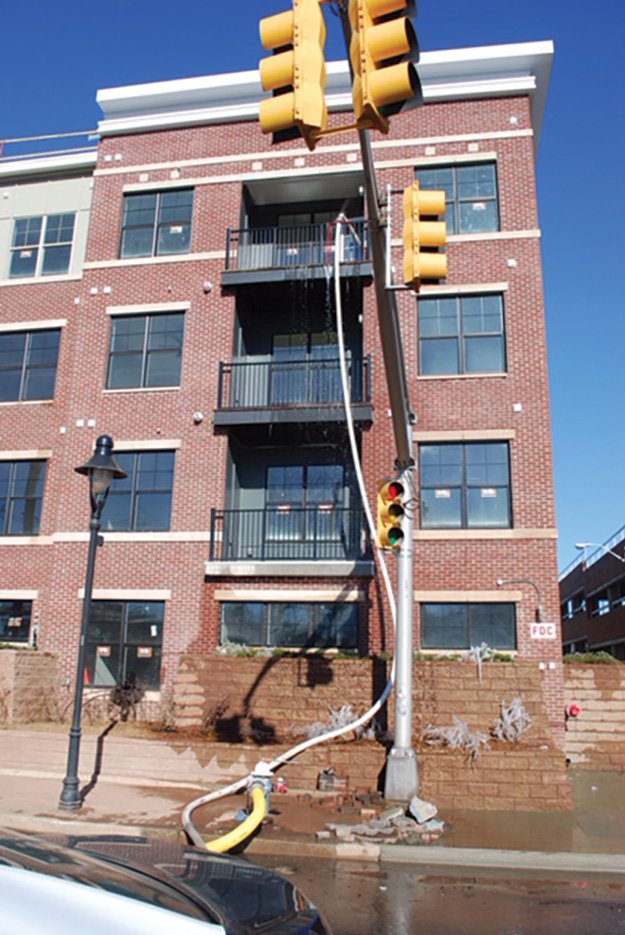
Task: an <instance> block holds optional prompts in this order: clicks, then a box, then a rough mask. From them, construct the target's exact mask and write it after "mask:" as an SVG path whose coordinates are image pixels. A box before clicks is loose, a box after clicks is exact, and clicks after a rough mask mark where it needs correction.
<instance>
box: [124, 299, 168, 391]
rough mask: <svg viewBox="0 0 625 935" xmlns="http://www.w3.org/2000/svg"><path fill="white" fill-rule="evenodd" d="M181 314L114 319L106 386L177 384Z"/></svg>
mask: <svg viewBox="0 0 625 935" xmlns="http://www.w3.org/2000/svg"><path fill="white" fill-rule="evenodd" d="M183 332H184V313H183V312H173V313H172V314H153V315H127V316H126V315H124V316H123V317H120V318H113V320H112V327H111V347H110V351H109V363H108V373H107V378H106V385H107V388H108V389H123V388H126V389H128V388H130V389H137V388H139V387H153V386H179V385H180V365H181V361H182V337H183Z"/></svg>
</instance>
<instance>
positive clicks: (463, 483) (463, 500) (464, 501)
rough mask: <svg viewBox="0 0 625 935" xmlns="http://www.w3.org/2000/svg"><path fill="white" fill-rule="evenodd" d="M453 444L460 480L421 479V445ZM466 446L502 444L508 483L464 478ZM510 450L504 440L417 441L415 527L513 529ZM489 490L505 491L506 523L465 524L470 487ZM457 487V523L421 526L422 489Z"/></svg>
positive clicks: (447, 529)
mask: <svg viewBox="0 0 625 935" xmlns="http://www.w3.org/2000/svg"><path fill="white" fill-rule="evenodd" d="M450 445H455V446H459V447H460V448H461V449H462V464H461V472H462V474H461V480H460V483H459V484H446V485H441V484H424V482H423V479H422V478H423V467H422V460H421V452H422V449H423V448H424V447H432V448H434V447H436V448H443V447H445V446H450ZM470 445H505V446H506V449H507V455H508V458H507V460H508V482H507V484H489V485H484V484H469V483H468V480H467V458H466V451H467V448H468V447H469V446H470ZM510 455H511V452H510V443H509V441H508V440H506V439H497V440H494V439H487V440H479V439H473V440H471V441H461V440H457V441H452V440H446V441H440V442H439V441H422V442H420V443H419V529H420V530H427V531H429V530H438V531H440V532H457V531H460V530H463V531H465V530H466V531H470V532H473V531H479V530H496V531H500V530H507V529H512V528H514V513H513V503H512V471H511V457H510ZM479 488H482V489H491V488H496V489H497V490H506V491H507V493H508V512H509V515H508V523H507V524H506V525H490V526H486V525H470V524H469V503H468V493H469V491H470V490H476V489H479ZM437 489H439V490H448V489H449V490H459V492H460V524H459V525H456V526H440V525H424V523H423V512H424V511H423V492H424V491H426V490H428V491H429V490H437Z"/></svg>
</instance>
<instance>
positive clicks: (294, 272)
mask: <svg viewBox="0 0 625 935" xmlns="http://www.w3.org/2000/svg"><path fill="white" fill-rule="evenodd" d="M334 242H335V226H334V224H328V223H316V224H297V225H293V226H279V227H248V228H244V229H239V230H232V229H230V228H229V229H228V233H227V239H226V267H225V270H224V272H223V273H222V285H223V286H224V287H228V286H235V285H244V284H246V283H259V282H283V281H289V280H293V279H322V278H324V277H325V275H326V273H325V270H326V268H327V267H328V266H332V265H333V264H334ZM339 251H340V260H341V276H346V277H350V276H361V277H362V276H364V277H366V278H368V279H370V278H371V277H372V275H373V270H372V266H371V257H370V249H369V225H368V222H367V221H366V220H364V219H363V218H358V219H356V220H354V221H352V222H351V224H350V226H349V227H346V226H344V225H342V226H341V233H340V239H339Z"/></svg>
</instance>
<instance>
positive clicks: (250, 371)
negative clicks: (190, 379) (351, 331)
mask: <svg viewBox="0 0 625 935" xmlns="http://www.w3.org/2000/svg"><path fill="white" fill-rule="evenodd" d="M347 378H348V383H349V391H350V399H351V402H352V403H368V402H370V401H371V357H370V356H367V357H365V358H350V359H349V360H348V361H347ZM342 402H343V389H342V386H341V372H340V363H339V361H338V360H336V359H332V360H271V361H260V362H259V361H249V360H244V361H233V362H232V363H224V362H223V361H222V362H221V363H220V364H219V392H218V396H217V408H218V409H224V408H225V409H252V408H269V407H274V408H291V407H295V406H324V405H325V406H328V405H329V406H333V405H338V404H340V403H342Z"/></svg>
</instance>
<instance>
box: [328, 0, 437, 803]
mask: <svg viewBox="0 0 625 935" xmlns="http://www.w3.org/2000/svg"><path fill="white" fill-rule="evenodd" d="M340 10H341V20H342V23H343V32H344V34H345V41H346V44H347V50H348V59H349V45H350V38H351V27H350V23H349V18H348V15H347V10H346V9H345V5H344V3H341V4H340ZM350 67H351V66H350ZM358 136H359V139H360V151H361V155H362V165H363V170H364V176H365V197H366V201H367V215H368V217H369V227H370V237H371V257H372V261H373V281H374V285H375V294H376V302H377V308H378V326H379V329H380V341H381V344H382V356H383V358H384V370H385V373H386V384H387V387H388V395H389V402H390V407H391V418H392V423H393V432H394V434H395V445H396V449H397V460H396V464H397V467H398V468H399V470H400V471H401V473H400V475H399V478H398V479H399V480H400V481H401V482H402V483H403V485H404V489H405V490H407V491H409V492H411V491H412V490H413V482H412V470H413V468H414V457H413V445H412V429H411V426H412V425H413V423H414V421H415V417H414V413H413V412H412V410H411V408H410V398H409V394H408V380H407V377H406V364H405V360H404V352H403V345H402V339H401V329H400V324H399V313H398V310H397V300H396V297H395V293H394V292H393V291H391V290H387V289H386V288H385V284H386V231H385V227H384V224H383V223H382V216H381V210H380V198H379V193H378V185H377V179H376V175H375V164H374V161H373V150H372V147H371V140H370V137H369V131H368V130H359V131H358ZM412 517H413V511H412V510H408V511H407V512H406V516H405V518H404V540H403V545H402V547H401V548H400V549H399V552H398V557H397V562H398V568H397V591H398V594H397V621H396V634H395V741H394V744H393V747H392V749H391V751H390V754H389V757H388V760H387V762H386V773H385V781H384V796H385V798H386V799H389V800H392V801H398V802H406V801H408V800H410V799H411V798H412V796H413V795H416V793H417V792H418V788H419V778H418V771H417V758H416V756H415V752H414V750H413V748H412V654H413V651H412V620H413V613H412V609H413V590H412V555H413V544H412V531H413V519H412Z"/></svg>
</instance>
